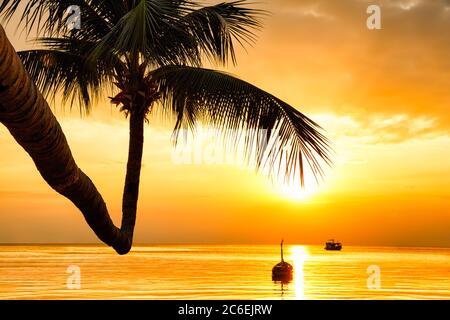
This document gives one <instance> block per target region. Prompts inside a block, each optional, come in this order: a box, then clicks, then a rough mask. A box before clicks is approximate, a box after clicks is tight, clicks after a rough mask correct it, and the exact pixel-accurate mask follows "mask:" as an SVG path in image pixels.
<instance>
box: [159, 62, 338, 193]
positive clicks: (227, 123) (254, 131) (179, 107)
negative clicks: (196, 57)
mask: <svg viewBox="0 0 450 320" xmlns="http://www.w3.org/2000/svg"><path fill="white" fill-rule="evenodd" d="M150 76H151V79H152V81H154V82H155V83H156V84H157V86H158V88H159V92H160V94H161V97H162V101H163V110H165V111H166V112H170V113H173V114H174V115H175V116H176V117H177V123H176V126H175V130H177V129H180V128H182V127H186V128H188V127H190V128H193V127H195V126H196V124H197V123H198V122H199V121H206V122H208V123H209V124H211V125H212V126H213V127H214V128H215V129H217V130H219V131H221V132H223V133H224V134H226V135H229V137H230V138H231V139H228V141H229V143H232V144H235V143H236V141H237V139H239V137H240V134H241V133H242V132H246V136H247V138H246V139H245V150H244V152H245V153H246V154H247V155H248V154H250V153H252V152H253V151H254V148H255V141H260V138H261V137H260V136H259V135H260V133H261V130H262V132H263V134H264V135H265V137H263V138H264V139H263V140H264V141H263V143H257V144H256V152H255V153H254V155H255V156H256V158H257V159H256V160H257V162H256V164H257V168H258V169H263V168H269V169H271V172H272V173H274V172H275V171H277V170H280V169H281V168H285V172H284V176H285V178H286V179H288V180H290V179H293V178H294V177H296V176H299V177H300V181H301V183H302V184H303V183H304V172H305V165H304V164H305V163H308V165H309V167H310V168H311V170H312V172H313V173H314V175H315V176H316V177H317V176H320V175H322V173H323V171H322V167H321V160H320V159H322V161H324V162H325V163H328V164H329V163H330V157H329V144H328V140H327V138H326V137H325V136H324V135H323V134H322V133H321V132H320V130H321V128H320V127H319V126H318V125H317V124H316V123H315V122H314V121H312V120H311V119H309V118H308V117H306V116H305V115H303V114H302V113H301V112H300V111H298V110H296V109H295V108H293V107H291V106H290V105H288V104H287V103H285V102H283V101H282V100H280V99H278V98H276V97H274V96H273V95H271V94H269V93H267V92H265V91H263V90H260V89H258V88H257V87H255V86H253V85H251V84H249V83H247V82H245V81H242V80H239V79H237V78H234V77H232V76H230V75H228V74H225V73H222V72H218V71H214V70H208V69H200V68H194V67H185V66H168V67H162V68H160V69H158V70H156V71H154V72H152V73H151V75H150ZM248 134H250V136H248ZM175 137H176V135H175ZM282 164H283V165H282Z"/></svg>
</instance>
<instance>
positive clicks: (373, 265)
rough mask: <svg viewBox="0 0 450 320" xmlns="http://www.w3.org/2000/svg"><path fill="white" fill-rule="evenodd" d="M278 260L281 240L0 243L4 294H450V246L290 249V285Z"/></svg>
mask: <svg viewBox="0 0 450 320" xmlns="http://www.w3.org/2000/svg"><path fill="white" fill-rule="evenodd" d="M279 260H280V257H279V250H278V247H277V246H213V245H200V246H137V247H134V249H133V251H132V252H131V253H130V254H129V255H126V256H118V255H116V254H115V253H114V252H113V251H112V250H111V249H109V248H106V247H99V246H66V245H65V246H50V245H49V246H0V299H450V249H426V248H376V247H345V248H344V250H343V251H341V252H328V251H325V250H323V247H322V246H286V248H285V260H286V261H288V262H290V263H292V264H293V265H294V268H295V275H294V279H293V281H292V282H290V283H288V284H281V283H275V282H273V281H272V279H271V268H272V266H273V265H275V264H276V263H277V262H279ZM78 268H79V269H78ZM368 268H369V271H371V272H373V271H376V270H379V271H380V274H379V275H380V277H379V278H377V277H376V276H377V274H376V272H375V273H368ZM378 268H379V269H378ZM71 270H72V271H73V272H74V273H68V271H71ZM78 270H79V275H80V277H79V279H80V282H79V283H80V286H81V288H80V289H68V287H67V285H68V283H69V287H72V288H73V287H76V285H77V277H76V275H77V271H78ZM377 279H379V281H378V282H377ZM368 284H369V286H368ZM377 285H379V286H378V287H377ZM369 287H370V288H369Z"/></svg>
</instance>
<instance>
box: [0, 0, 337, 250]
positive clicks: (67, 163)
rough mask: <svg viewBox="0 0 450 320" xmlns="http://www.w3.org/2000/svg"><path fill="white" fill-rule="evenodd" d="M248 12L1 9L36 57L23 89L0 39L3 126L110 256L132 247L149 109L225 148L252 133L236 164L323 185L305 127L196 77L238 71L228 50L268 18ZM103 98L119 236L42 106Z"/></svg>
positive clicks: (78, 1) (317, 151) (251, 93)
mask: <svg viewBox="0 0 450 320" xmlns="http://www.w3.org/2000/svg"><path fill="white" fill-rule="evenodd" d="M72 5H76V6H78V7H79V8H80V9H81V13H82V21H81V24H82V28H81V29H79V30H68V28H67V26H66V24H67V22H68V14H67V12H66V11H67V8H68V7H69V6H72ZM246 5H247V3H246V0H239V1H234V2H230V3H221V4H217V5H212V6H207V7H200V6H198V5H197V4H196V3H194V2H193V1H191V0H27V1H21V0H3V2H2V4H1V5H0V15H1V16H2V17H3V18H4V20H6V21H9V20H10V19H11V18H12V17H14V16H15V14H16V11H17V9H18V8H19V7H20V6H23V7H24V10H23V12H22V13H21V14H20V18H19V21H20V23H19V25H22V26H23V27H24V28H25V29H26V31H27V32H28V33H29V32H31V30H34V29H37V30H39V31H38V38H37V39H36V41H37V43H38V44H39V48H38V49H35V50H28V51H22V52H20V53H19V57H20V60H21V61H22V63H23V66H24V67H25V70H27V71H28V73H29V76H30V77H31V79H29V77H28V74H27V72H25V70H24V68H23V66H22V64H21V63H20V60H19V58H18V57H17V56H16V55H15V52H14V49H13V48H12V47H11V45H10V44H9V42H8V40H7V39H6V37H5V34H4V32H3V30H1V32H0V41H1V42H0V45H1V46H0V50H1V51H0V52H1V54H0V71H1V72H0V121H1V122H2V123H3V124H5V125H6V127H8V129H9V130H10V132H11V133H12V135H13V136H14V137H15V139H16V140H17V141H18V142H19V144H21V145H22V146H23V147H24V149H25V150H26V151H27V152H28V153H29V154H30V155H31V157H32V158H33V160H34V162H35V163H36V165H37V168H38V170H39V171H40V173H41V175H42V176H43V177H44V179H45V180H46V181H47V182H48V184H49V185H50V186H51V187H52V188H54V189H55V190H56V191H58V192H59V193H61V194H62V195H64V196H66V197H67V198H69V199H70V200H71V201H72V202H73V203H74V204H75V205H76V206H77V207H78V208H79V209H80V210H81V212H82V213H83V215H84V217H85V219H86V220H87V222H88V224H89V225H90V227H91V228H92V229H93V230H94V232H95V233H96V234H97V236H98V237H99V238H100V239H101V240H102V241H103V242H105V243H106V244H108V245H110V246H113V247H114V249H115V250H116V251H117V252H118V253H119V254H125V253H127V252H128V251H129V250H130V248H131V245H132V238H133V230H134V225H135V218H136V211H137V201H138V194H139V179H140V171H141V160H142V150H143V142H144V138H143V136H144V135H143V133H144V122H145V121H146V120H147V116H148V115H149V113H150V112H154V110H155V109H159V110H161V111H162V112H163V113H165V114H168V115H171V116H173V117H174V119H175V120H176V124H175V132H178V129H184V128H190V129H192V128H194V127H195V126H196V125H197V124H198V123H199V122H205V123H208V124H210V125H211V126H213V127H214V128H216V129H217V130H219V132H222V133H224V134H226V135H229V137H231V139H229V140H228V141H230V142H229V143H236V141H237V139H239V137H240V134H241V133H242V132H247V133H248V132H253V133H250V134H249V135H248V136H247V138H246V139H245V152H246V153H247V155H249V154H251V153H252V152H255V157H256V159H257V167H258V169H261V168H265V167H268V168H270V169H272V170H273V171H274V170H275V169H277V170H276V171H279V170H284V173H285V176H286V177H287V178H288V177H289V178H291V177H293V176H296V175H297V176H298V177H299V178H300V180H301V182H302V184H303V177H304V167H305V163H306V162H307V163H308V164H309V167H310V168H311V169H312V171H313V172H314V174H315V175H320V174H321V173H322V171H321V166H320V164H321V163H320V162H321V160H320V159H323V160H324V161H325V162H327V163H328V162H329V156H328V142H327V139H326V138H325V137H324V136H323V135H322V134H321V133H320V132H319V131H320V127H319V126H318V125H317V124H316V123H314V122H313V121H312V120H310V119H309V118H307V117H306V116H305V115H303V114H302V113H301V112H299V111H298V110H296V109H295V108H293V107H291V106H290V105H288V104H287V103H285V102H283V101H282V100H280V99H278V98H276V97H274V96H273V95H271V94H269V93H266V92H264V91H262V90H260V89H258V88H256V87H255V86H253V85H251V84H249V83H247V82H245V81H243V80H240V79H237V78H235V77H233V76H231V75H229V74H226V73H223V72H219V71H214V70H210V69H205V68H202V66H204V64H205V62H210V63H213V64H216V65H226V64H227V63H228V62H230V61H231V62H232V63H236V55H235V50H234V45H235V43H239V44H241V45H246V44H251V43H252V42H253V41H254V40H255V33H254V32H255V31H256V30H258V29H259V28H260V27H261V24H260V17H261V16H262V15H264V14H265V12H263V11H260V10H256V9H250V8H248V7H247V6H246ZM32 82H34V83H35V84H36V86H37V88H38V89H39V90H38V89H37V88H36V87H35V85H34V84H33V83H32ZM108 89H112V90H113V91H114V94H113V97H110V99H111V102H112V103H113V104H116V105H118V106H120V111H122V112H124V113H125V115H126V116H127V117H128V118H129V120H130V143H129V154H128V163H127V173H126V178H125V186H124V192H123V203H122V224H121V227H120V229H119V228H117V227H115V226H114V224H113V222H112V221H111V219H110V217H109V214H108V210H107V208H106V205H105V202H104V201H103V199H102V197H101V195H100V193H99V192H98V191H97V189H96V188H95V185H94V184H93V183H92V181H91V180H90V179H89V178H88V177H87V176H86V175H85V174H84V173H83V172H82V171H81V170H80V169H79V168H78V166H77V165H76V163H75V161H74V160H73V157H72V155H71V152H70V148H69V146H68V144H67V142H66V139H65V137H64V134H63V132H62V130H61V128H60V126H59V124H58V122H57V120H56V119H55V117H54V116H53V114H52V113H51V110H50V108H49V107H48V105H47V103H46V102H45V99H44V98H43V96H45V97H49V96H53V97H54V95H56V94H57V93H58V94H61V95H62V97H63V102H65V103H69V104H70V105H71V106H72V105H75V104H78V105H79V106H80V107H82V108H84V110H86V111H88V110H89V108H90V107H91V105H92V104H93V103H95V101H96V99H98V97H99V95H100V93H103V92H105V90H108ZM39 91H40V92H42V94H43V96H42V95H41V94H40V93H39ZM258 130H260V131H261V130H264V131H263V132H264V133H265V137H264V138H265V141H266V143H260V142H261V141H260V137H259V136H258V133H255V132H258ZM230 132H232V133H231V135H230V134H229V133H230ZM177 137H178V135H177V134H175V135H174V139H175V141H176V140H177ZM268 141H272V142H271V143H268ZM255 143H256V151H254V148H253V146H254V145H255ZM305 161H306V162H305Z"/></svg>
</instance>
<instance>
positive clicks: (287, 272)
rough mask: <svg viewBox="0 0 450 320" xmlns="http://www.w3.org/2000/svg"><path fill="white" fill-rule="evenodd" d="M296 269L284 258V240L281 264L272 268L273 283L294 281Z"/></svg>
mask: <svg viewBox="0 0 450 320" xmlns="http://www.w3.org/2000/svg"><path fill="white" fill-rule="evenodd" d="M293 271H294V268H293V267H292V265H290V264H289V263H287V262H286V261H284V257H283V240H281V262H280V263H277V264H276V265H275V266H274V267H273V268H272V280H273V281H281V282H289V281H291V280H292V273H293Z"/></svg>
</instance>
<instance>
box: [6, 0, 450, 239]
mask: <svg viewBox="0 0 450 320" xmlns="http://www.w3.org/2000/svg"><path fill="white" fill-rule="evenodd" d="M376 2H377V3H379V4H381V7H382V27H383V29H382V30H379V31H369V30H368V29H367V28H366V18H367V14H366V8H367V6H368V4H369V3H370V4H372V3H374V2H373V1H361V0H358V1H357V0H345V1H344V0H341V1H335V0H328V1H325V0H323V1H313V0H306V1H297V0H274V1H266V4H263V5H260V6H261V7H263V8H265V9H267V10H270V11H271V12H272V15H271V16H270V17H267V18H266V19H265V28H264V30H263V31H262V32H261V33H260V37H259V41H258V42H257V43H256V44H255V45H254V46H253V47H252V48H248V49H247V52H245V51H244V50H239V55H238V66H237V67H232V66H230V67H228V68H227V69H226V70H227V71H229V72H231V73H233V74H236V75H238V76H239V77H240V78H242V79H244V80H247V81H249V82H251V83H254V84H255V85H257V86H259V87H260V88H262V89H265V90H267V91H269V92H271V93H273V94H275V95H276V96H278V97H280V98H282V99H283V100H285V101H286V102H288V103H290V104H292V105H294V106H296V107H297V108H299V110H301V111H303V112H304V113H306V114H307V115H309V116H310V117H311V118H313V119H314V120H317V121H318V122H319V123H320V124H321V125H322V126H323V127H324V128H325V129H326V131H327V135H328V136H329V137H330V138H331V140H332V142H333V148H334V165H333V167H331V168H330V169H327V174H326V177H325V179H324V181H323V182H322V183H321V185H320V186H319V187H318V188H314V189H316V190H313V192H310V193H311V194H308V195H307V196H304V197H294V196H293V195H292V192H290V191H289V190H286V189H287V188H283V187H282V186H278V185H273V184H271V182H270V181H269V180H268V179H266V178H265V177H264V176H262V175H257V174H255V173H254V171H253V170H252V169H251V168H246V167H245V166H243V165H242V163H236V164H235V165H230V164H223V165H220V164H215V165H210V164H202V165H198V164H190V165H189V164H177V163H174V161H173V160H174V159H173V156H172V147H171V142H170V126H171V124H168V123H161V122H160V121H158V119H156V118H152V119H151V123H150V125H149V126H147V128H146V142H145V150H144V163H143V170H142V178H141V184H142V185H141V193H140V201H139V213H138V218H137V227H136V233H135V235H136V236H135V239H136V242H139V243H179V242H227V243H253V242H255V243H259V242H261V243H277V242H278V241H279V239H280V238H281V237H284V238H285V239H286V241H288V242H290V243H322V242H323V241H324V240H326V239H328V238H331V237H336V238H339V239H340V240H342V241H343V242H344V244H360V245H366V244H367V245H410V246H450V161H449V159H450V136H449V133H450V112H449V111H448V110H449V103H450V91H449V90H450V89H449V88H450V41H449V39H450V2H449V1H445V0H434V1H430V0H427V1H425V0H424V1H420V0H414V1H413V0H403V1H400V0H396V1H395V0H389V1H387V0H385V1H376ZM7 34H8V36H9V37H10V39H11V41H12V42H13V44H14V45H15V47H16V48H17V49H20V48H25V47H26V45H25V44H24V38H23V37H19V33H15V32H14V26H13V25H10V26H8V28H7ZM55 113H56V115H57V117H58V119H59V120H60V122H61V125H62V127H63V129H64V132H65V133H66V136H67V138H68V141H69V144H70V146H71V148H72V151H73V153H74V156H75V158H76V160H77V162H78V164H79V166H80V167H81V168H82V169H83V170H84V171H85V172H86V173H87V174H88V175H89V176H90V177H91V178H92V180H93V181H94V182H95V184H96V185H97V187H98V189H99V190H100V191H101V193H102V195H103V196H104V198H105V200H106V202H107V204H108V207H109V209H110V212H111V213H112V215H113V218H114V221H116V224H119V221H120V204H121V193H122V188H123V180H124V175H125V171H124V170H125V162H126V155H127V143H128V141H127V139H128V132H127V130H128V129H127V121H126V120H124V119H123V116H122V115H120V114H118V112H117V111H116V110H115V108H114V107H112V106H111V105H110V104H109V103H108V100H107V99H105V100H104V101H101V102H99V103H98V104H97V105H96V107H95V108H94V110H93V111H92V114H91V115H90V116H89V117H83V118H80V116H79V113H78V111H76V110H74V111H72V112H70V110H69V109H66V111H63V110H62V109H61V108H60V107H59V106H56V107H55ZM0 150H1V151H0V242H95V241H96V238H95V236H94V234H93V232H92V231H91V230H90V229H89V227H88V226H87V224H86V223H85V221H84V219H83V217H82V215H81V214H80V213H79V212H78V211H77V210H76V209H75V208H74V207H73V206H72V205H71V204H70V203H69V201H68V200H66V199H64V198H63V197H61V196H59V195H57V194H56V193H55V192H53V191H52V190H51V189H50V188H49V187H48V186H47V185H46V184H45V182H44V181H43V180H42V178H41V177H40V176H39V174H38V173H37V170H36V169H35V167H34V165H33V163H32V161H31V160H30V159H29V157H28V156H27V155H26V154H25V152H24V151H23V150H22V149H21V148H20V147H19V146H18V145H17V144H16V143H15V142H14V140H13V139H12V137H11V136H10V135H9V133H8V132H7V130H6V129H5V128H4V127H3V126H0Z"/></svg>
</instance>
